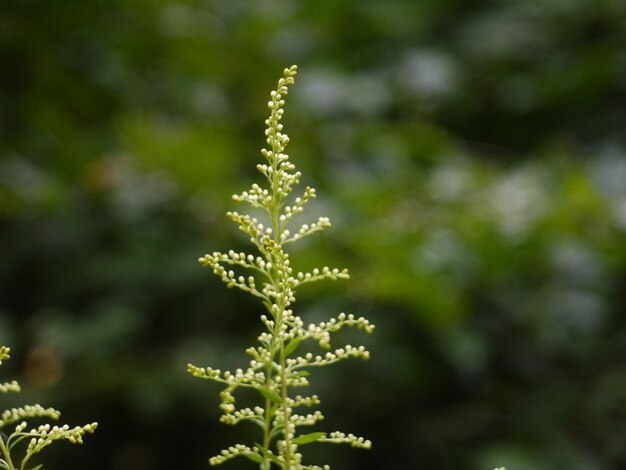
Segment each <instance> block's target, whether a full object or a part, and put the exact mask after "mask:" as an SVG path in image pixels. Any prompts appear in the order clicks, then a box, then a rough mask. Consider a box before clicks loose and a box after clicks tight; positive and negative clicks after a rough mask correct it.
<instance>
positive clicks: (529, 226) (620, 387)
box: [0, 0, 626, 470]
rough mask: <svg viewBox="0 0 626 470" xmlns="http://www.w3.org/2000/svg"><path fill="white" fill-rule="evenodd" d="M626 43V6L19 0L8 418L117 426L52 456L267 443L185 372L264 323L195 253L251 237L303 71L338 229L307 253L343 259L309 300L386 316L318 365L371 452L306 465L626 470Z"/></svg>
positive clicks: (144, 467) (305, 296)
mask: <svg viewBox="0 0 626 470" xmlns="http://www.w3.org/2000/svg"><path fill="white" fill-rule="evenodd" d="M625 44H626V3H625V2H622V1H619V0H545V1H541V2H529V1H522V0H508V1H475V2H464V1H460V0H414V1H410V0H404V1H401V0H385V1H382V0H378V1H376V0H359V1H347V0H332V1H331V0H315V1H287V0H255V1H243V0H178V1H174V0H168V1H166V0H124V1H122V0H106V1H105V0H64V1H63V0H56V1H55V0H2V2H1V3H0V342H1V343H2V344H7V345H9V346H11V347H12V348H13V357H14V359H13V360H12V361H10V362H9V363H8V364H6V365H3V367H2V371H1V372H2V376H3V377H4V378H9V377H12V376H16V377H19V378H20V380H21V383H22V385H23V388H24V389H25V391H24V393H23V394H21V395H19V396H17V397H14V396H11V397H7V396H3V397H0V398H1V399H2V402H3V405H2V408H5V407H7V406H11V405H12V404H13V403H26V402H41V403H42V404H50V405H55V406H58V407H59V408H60V409H61V410H63V412H64V415H63V419H64V421H66V422H69V423H71V424H82V423H84V422H90V421H92V420H97V421H98V422H99V423H100V427H99V429H98V431H97V433H96V435H94V436H90V437H89V438H88V440H87V443H86V445H85V446H82V447H71V446H69V445H66V444H59V445H56V446H54V447H53V448H50V449H47V455H48V457H47V460H45V459H44V461H45V462H47V463H46V469H48V470H54V469H70V468H71V469H78V468H84V469H87V468H88V469H93V470H100V469H103V470H104V469H107V470H118V469H119V470H148V469H150V470H158V469H174V468H175V469H190V470H191V469H204V468H207V467H208V463H207V459H208V458H209V457H210V456H211V455H213V454H215V453H217V452H218V451H219V450H220V449H221V448H222V447H223V446H227V445H230V444H233V443H236V442H241V441H245V442H252V441H254V440H255V439H257V436H256V435H255V434H254V430H253V429H250V428H246V427H245V426H240V427H237V428H230V427H226V426H223V425H221V424H219V423H218V411H219V410H218V391H219V387H217V386H215V385H214V384H211V383H208V382H203V381H200V380H198V379H193V378H192V377H191V376H188V375H187V374H186V372H185V366H186V364H187V362H189V361H192V362H195V363H196V364H198V365H212V366H215V367H220V368H222V369H225V368H227V367H238V366H239V365H241V364H243V363H244V361H246V356H245V355H244V353H243V350H244V349H245V348H246V347H247V346H248V345H250V344H251V343H252V342H253V341H254V340H255V338H256V335H257V331H259V328H260V323H259V322H258V320H257V318H258V315H259V314H260V313H261V310H260V306H259V305H258V303H257V302H255V300H254V299H252V298H247V297H245V296H243V295H241V294H240V293H239V292H234V291H232V290H227V289H226V288H225V286H224V285H223V284H222V283H221V282H219V280H218V279H217V278H215V277H214V276H213V275H212V274H211V273H210V271H208V270H203V269H202V268H201V267H200V266H199V265H198V263H197V258H198V257H199V256H201V255H202V254H204V253H206V252H211V251H213V250H227V249H229V248H236V247H245V240H244V239H243V238H242V237H241V236H240V235H239V234H238V233H237V230H236V227H234V226H233V225H232V224H231V223H230V222H228V220H227V219H226V217H225V216H224V213H225V212H226V211H227V210H230V209H233V208H235V204H234V203H233V202H232V201H231V200H230V195H231V194H232V193H234V192H239V191H241V190H242V189H246V188H247V187H248V186H249V185H250V184H251V183H252V182H255V181H259V175H258V174H256V172H255V171H254V167H255V164H256V163H257V162H258V161H259V160H260V158H261V157H260V155H259V149H260V148H261V146H262V145H263V144H264V138H263V129H264V126H263V120H264V119H265V117H266V114H267V108H266V105H265V103H266V101H267V99H268V93H269V91H270V90H271V89H272V88H273V87H274V86H275V82H276V80H277V79H278V77H279V76H280V73H281V71H282V69H283V67H285V66H288V65H291V64H293V63H296V64H298V65H299V66H300V74H299V76H298V78H297V83H296V86H295V88H294V90H293V93H292V94H291V95H290V96H289V100H288V103H287V115H286V116H287V117H286V120H285V124H286V131H287V133H288V134H289V135H290V137H291V140H292V144H291V145H290V147H289V151H290V155H291V158H292V161H293V162H294V163H295V164H296V165H297V166H298V168H299V169H300V170H301V171H302V172H303V174H304V178H303V182H304V183H305V184H311V185H313V186H315V187H317V189H318V194H319V199H318V201H317V203H316V204H315V205H313V206H312V207H311V210H310V211H309V216H310V217H314V216H317V215H328V216H330V217H331V220H332V221H333V222H334V226H333V228H332V230H329V231H327V232H326V233H325V234H323V235H322V236H318V237H315V238H311V239H310V240H309V241H308V242H306V243H302V244H301V245H300V247H299V248H298V247H297V245H296V246H294V252H293V253H292V258H293V262H294V264H295V266H296V267H297V268H301V269H304V268H311V267H314V266H315V265H320V266H321V265H324V264H328V265H331V266H335V265H336V266H338V267H344V266H345V267H348V268H349V269H350V270H351V272H352V273H353V278H352V280H350V281H349V282H347V283H343V282H342V283H334V284H319V285H313V286H311V287H310V288H308V289H305V288H303V289H302V290H301V292H299V301H298V304H297V308H298V313H299V314H301V315H302V316H303V317H304V318H305V320H306V321H314V320H323V319H325V318H326V317H329V316H331V315H335V314H337V313H338V312H340V311H346V312H354V313H356V314H363V315H366V316H367V317H369V318H370V319H371V320H372V321H373V322H375V323H376V324H377V330H376V332H375V334H374V335H373V336H372V337H367V338H363V339H362V337H361V336H359V335H347V336H346V337H344V338H343V339H344V340H345V341H350V342H351V343H353V344H354V343H356V344H358V343H359V342H360V341H363V342H365V343H366V344H367V345H368V347H369V348H370V349H371V351H372V359H371V360H370V361H369V362H367V363H362V362H356V361H355V362H347V363H344V364H341V365H338V366H335V367H332V368H327V369H322V370H320V371H318V372H317V373H316V374H315V375H314V376H313V377H312V382H313V388H314V391H315V392H317V393H318V394H319V395H320V396H321V398H322V401H323V403H322V410H323V411H324V412H325V414H326V416H327V419H326V421H325V422H324V423H322V425H320V426H319V427H318V429H320V430H334V429H339V430H345V431H352V432H355V433H357V434H362V435H364V436H366V437H367V438H370V439H372V441H373V442H374V447H373V449H372V450H371V451H369V452H364V451H359V450H353V449H350V448H344V447H336V446H319V447H315V446H311V447H310V448H305V450H306V457H307V459H308V461H309V462H311V463H318V464H323V463H330V464H331V465H332V466H333V468H335V469H344V470H347V469H360V470H361V469H394V470H395V469H398V470H400V469H418V468H419V469H438V470H447V469H454V470H465V469H467V470H478V469H490V468H493V467H494V466H496V465H504V464H506V465H507V466H508V468H509V470H549V469H557V470H558V469H567V470H601V469H617V468H626V451H625V450H624V449H626V368H625V363H626V329H625V327H626V316H625V314H626V311H625V310H626V309H625V307H624V305H625V300H626V298H625V294H624V292H626V281H625V279H626V277H625V274H626V240H625V235H626V141H625V139H624V128H625V123H626V48H625V47H624V45H625ZM45 454H46V452H44V456H45ZM224 468H226V467H224ZM228 468H232V469H237V468H241V469H245V468H253V466H252V465H248V463H247V462H245V461H233V462H231V463H229V464H228Z"/></svg>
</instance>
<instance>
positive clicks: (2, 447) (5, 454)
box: [0, 437, 15, 470]
mask: <svg viewBox="0 0 626 470" xmlns="http://www.w3.org/2000/svg"><path fill="white" fill-rule="evenodd" d="M0 453H1V454H2V456H3V457H4V460H5V461H6V463H7V465H8V466H9V470H15V466H14V465H13V461H12V460H11V454H10V453H9V450H8V449H7V447H6V446H5V445H4V439H2V437H0Z"/></svg>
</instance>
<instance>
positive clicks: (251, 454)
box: [241, 452, 263, 463]
mask: <svg viewBox="0 0 626 470" xmlns="http://www.w3.org/2000/svg"><path fill="white" fill-rule="evenodd" d="M241 455H243V456H244V457H248V458H249V459H250V460H252V461H253V462H256V463H263V458H262V457H261V456H260V455H259V454H257V453H256V452H243V453H242V454H241Z"/></svg>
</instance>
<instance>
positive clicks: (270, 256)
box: [188, 65, 374, 470]
mask: <svg viewBox="0 0 626 470" xmlns="http://www.w3.org/2000/svg"><path fill="white" fill-rule="evenodd" d="M296 72H297V67H296V66H295V65H294V66H292V67H290V68H287V69H285V70H284V74H283V77H282V78H281V79H280V80H279V81H278V86H277V88H276V90H275V91H272V93H271V100H270V101H269V102H268V107H269V108H270V115H269V117H268V119H267V120H266V121H265V123H266V125H267V130H266V131H265V135H266V137H267V139H266V140H267V144H268V148H265V149H263V150H262V151H261V154H262V155H263V157H264V158H265V163H262V164H258V165H257V169H258V171H259V172H260V173H261V174H262V175H263V176H264V177H265V181H266V187H262V186H260V185H258V184H253V185H252V187H251V188H250V189H249V190H248V191H244V192H242V193H241V194H237V195H234V196H233V199H234V200H235V201H237V202H245V203H248V204H250V205H251V206H252V207H253V208H256V209H260V210H261V211H262V212H264V213H265V217H266V220H265V221H263V222H265V223H263V222H262V221H259V220H258V219H257V218H255V217H252V216H251V215H247V214H240V213H238V212H229V213H228V214H227V215H228V217H229V218H230V219H231V220H233V221H234V222H235V223H236V224H237V225H238V227H239V230H241V231H242V232H244V233H245V234H247V235H248V236H249V237H250V242H251V243H252V245H253V246H254V248H256V251H257V254H246V253H237V252H235V251H233V250H231V251H228V252H227V253H220V252H214V253H212V254H207V255H205V256H203V257H201V258H200V260H199V261H200V263H201V264H202V265H204V266H208V267H210V268H212V269H213V272H214V273H215V274H216V275H217V276H219V277H220V278H221V279H222V281H224V282H225V283H226V284H227V286H228V287H237V288H239V289H241V290H243V291H245V292H248V293H249V294H252V295H253V296H255V297H258V298H259V299H261V302H262V303H263V305H264V306H265V308H266V309H267V314H265V315H262V316H261V321H262V323H263V325H264V326H265V329H264V331H263V332H262V333H261V334H260V336H259V337H258V341H259V344H258V345H256V346H252V347H250V348H248V349H247V350H246V353H247V354H248V355H250V356H251V357H252V359H251V360H250V362H249V365H248V367H247V368H246V369H245V370H244V369H237V370H235V371H234V372H230V371H225V372H222V371H221V370H220V369H214V368H212V367H197V366H194V365H192V364H189V365H188V370H189V372H190V373H191V374H193V375H194V376H196V377H200V378H203V379H209V380H212V381H214V382H218V383H220V384H222V385H224V386H225V388H224V390H223V391H222V392H221V394H220V396H221V405H220V408H221V411H222V417H221V421H222V422H223V423H225V424H237V423H239V422H242V421H250V422H253V423H256V424H257V425H258V426H259V428H260V430H261V433H262V437H261V441H260V443H255V444H254V445H251V446H249V445H244V444H236V445H234V446H231V447H229V448H228V449H224V450H222V452H221V453H220V454H219V455H217V456H215V457H212V458H211V459H210V460H209V462H210V463H211V464H212V465H217V464H221V463H223V462H225V461H227V460H229V459H232V458H234V457H237V456H243V457H246V458H248V459H249V460H251V461H252V462H254V463H256V464H258V465H259V468H260V469H261V470H269V469H270V468H271V467H272V466H276V467H279V468H281V469H285V470H304V469H307V470H326V469H329V468H330V467H329V466H328V465H324V466H323V467H320V466H317V465H305V464H303V463H302V458H303V457H302V453H301V447H302V446H305V445H307V444H310V443H313V442H330V443H347V444H350V445H351V446H353V447H361V448H365V449H368V448H370V446H371V442H370V441H369V440H366V439H364V438H362V437H357V436H354V435H353V434H345V433H343V432H330V433H326V432H312V433H306V434H302V433H300V432H299V428H300V427H302V426H311V425H314V424H316V423H317V422H318V421H320V420H322V419H323V415H322V413H321V412H320V411H314V412H312V413H302V412H300V411H297V409H298V408H302V407H305V408H310V407H313V406H316V405H319V404H320V400H319V398H318V397H317V395H311V396H303V395H300V394H295V395H294V393H293V392H292V390H293V389H294V388H301V387H306V386H307V385H309V370H311V369H313V368H316V367H323V366H327V365H330V364H333V363H335V362H338V361H341V360H343V359H347V358H350V357H356V358H362V359H367V358H368V357H369V352H368V351H367V350H366V349H365V348H364V347H363V346H358V347H355V346H351V345H347V346H344V347H341V348H337V349H334V350H332V351H328V352H326V353H323V354H313V353H310V352H307V353H306V354H303V355H301V356H296V354H295V353H296V352H297V350H298V347H299V346H300V345H301V343H303V342H304V341H306V340H313V341H316V342H317V343H318V345H319V346H320V347H321V348H322V349H327V350H328V349H331V335H332V333H335V332H337V331H339V330H341V329H342V328H343V327H346V326H347V327H357V328H360V329H363V330H365V331H366V332H367V333H371V332H372V331H373V330H374V325H372V324H370V322H369V321H368V320H366V319H365V318H363V317H358V318H357V317H355V316H354V315H352V314H348V315H346V314H344V313H340V314H339V315H338V316H337V317H336V318H331V319H330V320H328V321H325V322H321V323H319V324H310V325H307V326H305V323H304V321H303V320H302V318H300V317H299V316H298V315H296V314H295V313H294V311H293V310H292V308H291V307H292V305H293V304H294V302H295V301H296V298H295V295H296V289H298V288H299V287H300V286H302V285H304V284H308V283H311V282H316V281H320V280H323V279H331V280H337V279H348V278H349V275H348V271H347V270H345V269H341V270H340V269H337V268H333V269H331V268H328V267H323V268H321V269H314V270H312V271H311V272H307V273H303V272H297V273H295V272H294V271H293V269H292V267H291V262H290V257H289V253H288V252H287V251H286V247H287V245H288V244H290V243H293V242H296V241H298V240H300V239H301V238H304V237H306V236H308V235H311V234H313V233H316V232H321V231H323V230H324V229H326V228H327V227H330V225H331V224H330V221H329V219H328V218H327V217H320V218H319V219H318V220H317V221H316V222H313V223H309V224H303V225H301V226H300V228H299V229H297V230H295V231H294V232H292V231H290V230H289V229H288V226H290V223H291V222H292V219H293V218H294V216H296V215H298V214H301V213H302V212H303V211H304V208H305V205H306V204H307V203H308V202H309V201H310V200H311V199H314V198H315V197H316V192H315V189H314V188H311V187H309V186H307V187H306V188H304V191H303V192H302V195H301V196H300V197H295V198H293V199H291V197H290V196H291V193H292V189H293V187H294V186H295V185H297V184H298V183H299V181H300V177H301V174H300V172H299V171H296V169H295V166H294V164H293V163H291V161H290V160H289V157H288V155H287V154H285V147H286V146H287V144H288V143H289V137H288V136H287V135H286V134H284V133H283V132H282V130H283V125H282V124H281V123H280V121H281V119H282V117H283V113H284V110H283V105H284V104H285V101H284V98H285V96H286V95H287V93H288V87H289V86H291V85H293V83H294V77H295V76H296ZM266 224H267V225H266ZM233 268H234V269H237V268H239V269H243V270H245V271H247V275H246V276H244V275H243V274H239V273H236V272H235V271H234V269H233ZM240 388H247V389H253V390H256V391H257V392H258V394H259V399H260V404H259V405H258V406H255V407H252V408H237V406H236V401H235V395H234V394H235V392H236V391H237V389H240Z"/></svg>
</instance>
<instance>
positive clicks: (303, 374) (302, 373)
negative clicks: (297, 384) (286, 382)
mask: <svg viewBox="0 0 626 470" xmlns="http://www.w3.org/2000/svg"><path fill="white" fill-rule="evenodd" d="M309 375H311V374H310V373H309V371H308V370H301V371H300V372H296V373H295V374H292V377H294V378H297V377H308V376H309Z"/></svg>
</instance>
